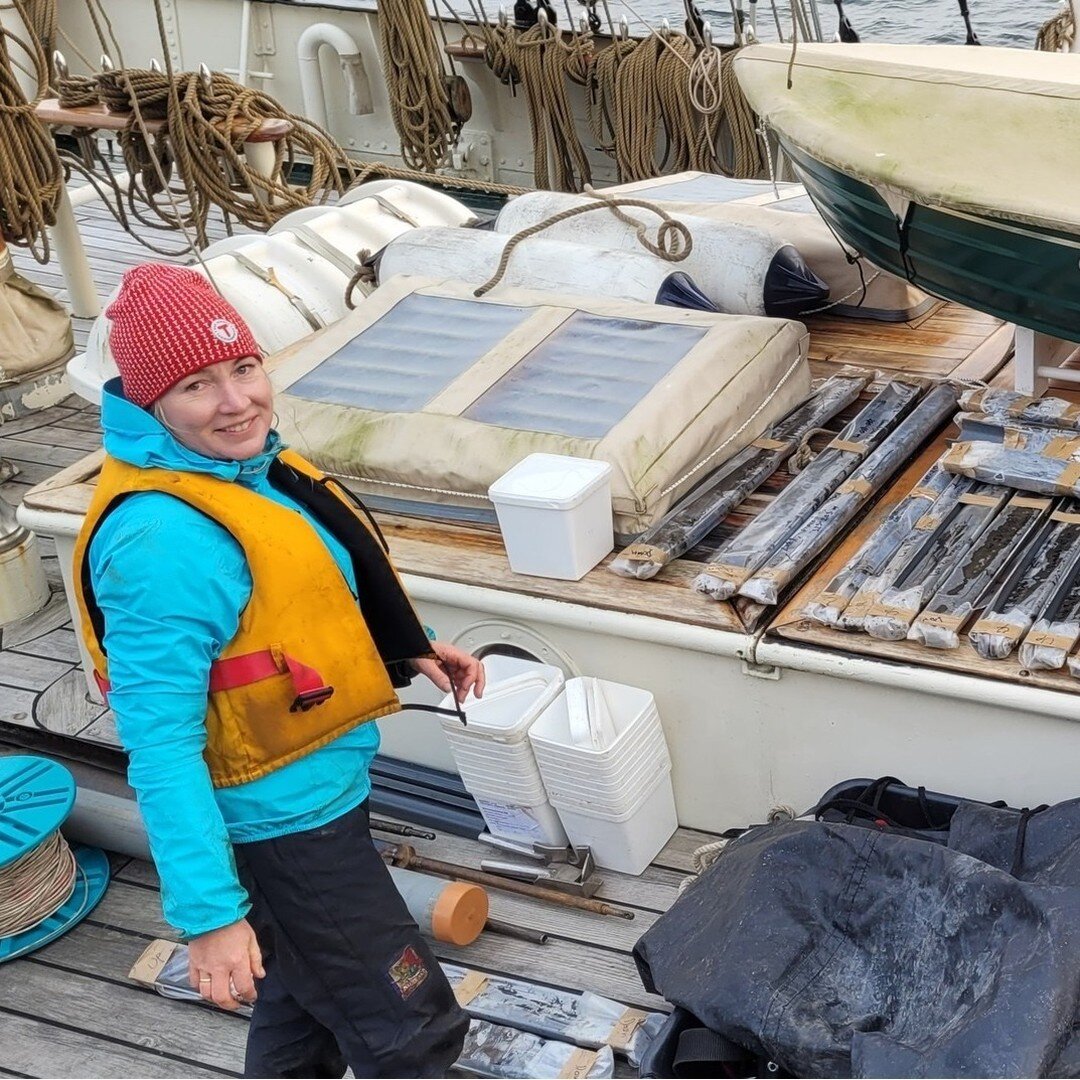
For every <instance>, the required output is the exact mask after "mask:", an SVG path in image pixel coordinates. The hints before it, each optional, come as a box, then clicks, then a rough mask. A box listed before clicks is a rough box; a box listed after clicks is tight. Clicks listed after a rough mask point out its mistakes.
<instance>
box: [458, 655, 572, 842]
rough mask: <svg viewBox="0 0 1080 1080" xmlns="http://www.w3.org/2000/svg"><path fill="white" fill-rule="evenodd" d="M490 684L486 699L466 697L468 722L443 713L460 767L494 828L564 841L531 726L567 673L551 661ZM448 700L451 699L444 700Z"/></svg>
mask: <svg viewBox="0 0 1080 1080" xmlns="http://www.w3.org/2000/svg"><path fill="white" fill-rule="evenodd" d="M515 666H516V667H520V668H522V669H524V670H520V671H519V672H518V673H517V674H514V675H511V676H510V677H508V678H504V679H501V680H499V681H497V682H491V683H489V684H488V688H487V690H486V691H485V692H484V696H483V698H482V699H481V700H479V701H477V700H476V699H475V698H474V697H471V696H470V697H469V698H468V700H467V701H466V702H465V715H466V716H467V718H468V723H467V724H466V725H465V726H462V724H461V723H460V722H459V721H458V720H456V719H454V718H452V717H443V718H442V728H443V731H444V732H445V733H446V738H447V741H448V742H449V743H450V750H451V753H453V755H454V761H455V762H456V763H457V767H458V772H460V773H461V779H462V781H463V782H464V784H465V786H466V787H467V788H468V789H469V792H470V793H471V795H472V796H473V798H474V799H476V802H477V805H478V806H479V807H480V812H481V813H482V814H483V815H484V820H485V821H486V822H487V826H488V829H489V831H490V832H492V833H493V834H494V835H495V836H502V837H505V838H506V839H508V840H518V841H524V842H526V843H530V844H531V843H536V842H539V843H544V844H557V845H559V844H565V843H566V842H567V837H566V833H565V832H564V831H563V827H562V824H561V823H560V821H559V815H558V814H557V813H556V812H555V811H554V809H552V806H551V803H550V802H549V801H548V797H547V792H546V791H545V790H544V781H543V778H542V777H541V776H540V770H539V768H538V767H537V764H536V758H535V756H534V755H533V751H532V746H531V744H530V743H529V728H530V727H531V726H532V724H533V722H534V721H535V720H536V719H537V717H538V716H539V715H540V714H541V713H542V712H543V710H544V709H545V708H546V707H547V706H548V705H550V704H551V702H552V701H553V700H554V699H555V698H556V696H557V695H558V694H559V693H560V691H561V690H562V688H563V674H562V672H561V671H560V670H559V669H558V668H556V667H551V666H549V665H547V664H520V665H515ZM443 704H444V707H445V706H449V699H447V700H446V701H444V702H443Z"/></svg>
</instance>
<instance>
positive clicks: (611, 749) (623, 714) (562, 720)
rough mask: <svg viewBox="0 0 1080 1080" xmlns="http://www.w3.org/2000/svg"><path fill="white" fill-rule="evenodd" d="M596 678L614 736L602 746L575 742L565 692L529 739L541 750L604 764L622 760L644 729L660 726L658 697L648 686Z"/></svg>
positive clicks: (534, 726)
mask: <svg viewBox="0 0 1080 1080" xmlns="http://www.w3.org/2000/svg"><path fill="white" fill-rule="evenodd" d="M573 681H575V680H571V682H573ZM596 682H597V683H598V684H599V687H600V690H601V692H602V693H603V697H604V701H605V702H606V704H607V708H608V712H609V713H610V715H611V719H612V722H613V724H614V738H613V739H612V740H611V741H610V742H609V743H608V744H607V745H604V746H599V747H596V746H591V745H587V744H578V743H576V742H575V741H574V740H573V737H572V735H571V732H570V717H569V713H568V711H567V704H566V696H565V694H562V695H560V696H559V697H557V698H555V699H554V701H552V703H551V704H550V705H549V706H548V707H547V708H546V709H545V710H544V712H543V714H542V715H541V716H540V717H539V719H538V720H537V721H536V723H535V724H533V725H532V727H531V728H530V729H529V741H530V742H531V743H532V744H533V747H534V749H536V750H537V752H538V753H544V752H545V751H551V752H552V753H554V754H555V755H556V756H562V757H567V756H572V757H574V758H575V759H580V760H582V761H590V762H593V763H595V764H598V765H603V764H605V763H609V762H616V761H619V760H621V758H622V756H623V755H624V754H625V753H626V752H627V750H628V749H629V748H632V747H633V746H634V744H635V743H636V742H637V740H638V739H640V738H641V737H642V735H643V734H644V733H645V732H647V731H648V730H649V729H651V728H659V727H660V714H659V713H658V712H657V710H656V699H655V698H654V697H653V695H652V694H651V693H649V691H648V690H642V689H640V688H639V687H636V686H627V685H626V684H625V683H616V682H608V681H607V680H606V679H597V680H596ZM568 685H569V684H568Z"/></svg>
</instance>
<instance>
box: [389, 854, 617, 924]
mask: <svg viewBox="0 0 1080 1080" xmlns="http://www.w3.org/2000/svg"><path fill="white" fill-rule="evenodd" d="M380 848H381V850H382V852H383V857H384V858H389V859H390V861H391V862H392V863H393V865H394V866H400V867H403V868H404V869H406V870H419V871H421V872H422V873H428V874H439V875H440V876H442V877H449V878H456V879H457V880H458V881H471V882H473V883H474V884H476V885H486V886H487V887H488V888H491V889H502V891H503V892H509V893H517V895H518V896H528V897H531V898H532V899H533V900H547V901H549V902H550V903H552V904H560V905H562V906H563V907H572V908H577V909H578V910H579V911H591V912H592V913H593V914H594V915H612V916H614V917H615V918H616V919H628V920H629V919H633V917H634V913H633V912H632V911H627V910H626V909H625V908H617V907H613V906H612V905H611V904H605V903H604V902H603V901H602V900H587V899H585V898H584V897H581V896H570V895H569V894H567V893H561V892H556V891H555V890H554V889H545V888H544V887H543V886H541V885H527V884H525V882H522V881H510V880H509V879H508V878H502V877H499V876H498V875H496V874H485V873H484V872H483V871H481V870H473V869H472V867H469V866H457V865H456V864H454V863H448V862H443V861H442V860H441V859H428V858H426V857H424V856H422V855H417V853H416V849H415V848H413V847H412V846H411V845H410V844H386V845H380Z"/></svg>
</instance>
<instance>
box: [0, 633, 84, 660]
mask: <svg viewBox="0 0 1080 1080" xmlns="http://www.w3.org/2000/svg"><path fill="white" fill-rule="evenodd" d="M4 648H10V649H13V650H14V651H15V652H26V653H30V654H31V655H33V656H42V657H45V659H47V660H61V661H65V662H67V663H69V664H77V663H79V646H78V643H77V642H76V640H75V631H74V630H72V629H71V627H70V626H69V625H64V626H61V627H59V628H58V629H56V630H53V631H51V632H50V633H48V634H42V635H41V636H40V637H35V638H32V639H31V640H29V641H25V642H22V643H20V644H18V645H8V644H7V643H6V642H5V643H4Z"/></svg>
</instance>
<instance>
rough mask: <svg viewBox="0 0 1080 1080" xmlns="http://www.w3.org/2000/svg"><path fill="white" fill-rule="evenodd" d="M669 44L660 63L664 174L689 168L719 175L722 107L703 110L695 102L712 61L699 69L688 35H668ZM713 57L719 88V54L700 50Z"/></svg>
mask: <svg viewBox="0 0 1080 1080" xmlns="http://www.w3.org/2000/svg"><path fill="white" fill-rule="evenodd" d="M665 45H666V46H667V47H666V48H665V49H664V51H663V53H662V54H661V55H660V57H659V58H658V60H657V64H656V88H657V94H658V96H659V100H660V112H661V115H662V117H663V121H664V130H665V131H666V133H667V144H668V150H667V154H666V160H665V161H663V162H662V163H661V169H662V171H663V172H684V171H685V170H687V169H694V170H697V171H699V172H716V170H717V161H716V138H717V134H718V132H719V128H720V122H721V120H722V118H723V117H722V114H721V112H720V110H719V107H718V105H717V107H714V108H712V109H711V110H709V111H702V110H701V109H699V108H698V107H697V106H696V104H695V101H694V93H695V90H698V91H701V92H704V87H703V86H702V78H703V73H704V72H705V71H707V70H708V66H707V64H708V62H707V60H706V61H705V62H703V64H702V65H701V66H700V67H695V65H696V64H697V61H698V57H699V50H698V47H697V46H696V45H695V44H694V43H693V42H692V41H691V40H690V38H688V37H687V36H686V35H685V34H667V35H665ZM709 54H712V56H713V57H714V58H715V75H716V79H717V84H718V85H719V78H720V61H719V54H718V53H717V52H716V50H715V49H709V50H701V51H700V56H703V57H708V56H709ZM692 80H693V81H692Z"/></svg>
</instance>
